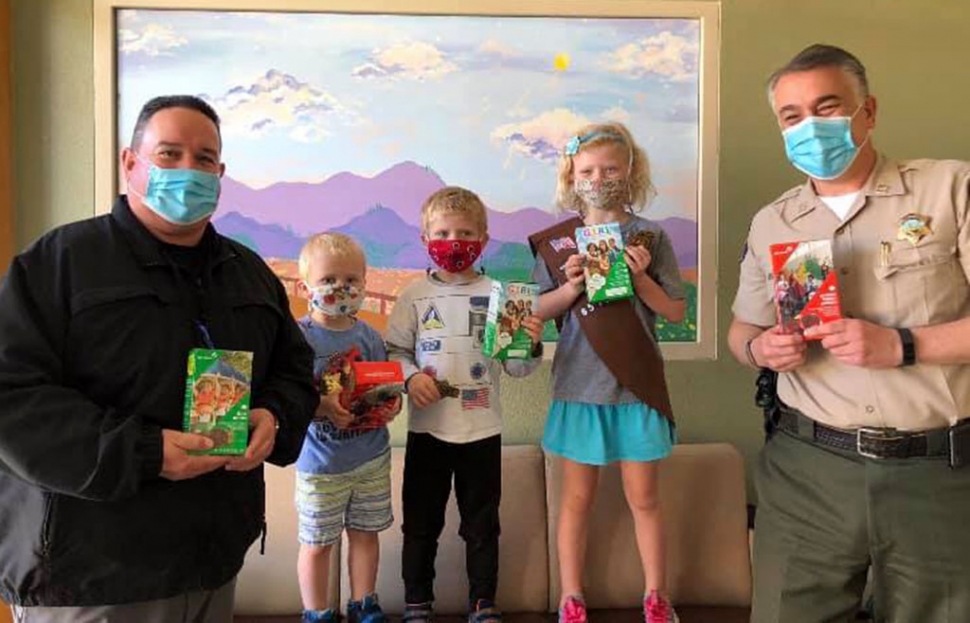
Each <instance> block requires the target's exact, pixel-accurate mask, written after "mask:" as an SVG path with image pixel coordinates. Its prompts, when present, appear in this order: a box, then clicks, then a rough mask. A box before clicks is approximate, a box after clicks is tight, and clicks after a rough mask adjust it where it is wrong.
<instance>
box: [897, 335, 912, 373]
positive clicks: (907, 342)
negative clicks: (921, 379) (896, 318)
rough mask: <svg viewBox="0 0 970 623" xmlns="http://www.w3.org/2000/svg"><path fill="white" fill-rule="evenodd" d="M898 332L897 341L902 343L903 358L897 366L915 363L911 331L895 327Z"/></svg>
mask: <svg viewBox="0 0 970 623" xmlns="http://www.w3.org/2000/svg"><path fill="white" fill-rule="evenodd" d="M896 332H897V333H899V341H900V342H901V343H902V345H903V360H902V361H901V362H900V364H899V366H900V367H902V366H911V365H913V364H914V363H916V343H915V342H914V341H913V332H912V331H910V330H909V329H896Z"/></svg>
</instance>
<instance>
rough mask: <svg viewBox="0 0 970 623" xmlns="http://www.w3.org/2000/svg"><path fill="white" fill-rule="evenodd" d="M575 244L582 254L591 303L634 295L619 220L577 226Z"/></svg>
mask: <svg viewBox="0 0 970 623" xmlns="http://www.w3.org/2000/svg"><path fill="white" fill-rule="evenodd" d="M576 246H577V247H579V252H580V253H581V254H582V255H583V260H584V268H583V270H584V272H585V275H586V296H587V298H588V299H589V302H590V303H607V302H609V301H617V300H620V299H628V298H630V297H631V296H633V283H632V281H631V280H630V269H629V268H627V265H626V260H625V259H624V258H623V235H622V234H621V233H620V225H619V223H605V224H603V225H590V226H587V227H578V228H576Z"/></svg>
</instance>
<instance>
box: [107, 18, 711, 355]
mask: <svg viewBox="0 0 970 623" xmlns="http://www.w3.org/2000/svg"><path fill="white" fill-rule="evenodd" d="M718 47H719V8H718V5H717V4H716V3H713V2H650V1H647V2H628V1H624V0H604V1H602V2H599V3H595V6H594V5H590V4H589V3H586V2H574V1H571V0H564V1H559V2H545V1H537V2H528V3H524V2H510V1H507V0H464V1H461V2H459V1H456V0H451V1H444V0H430V1H427V0H426V1H417V0H391V1H385V2H377V1H374V0H361V1H355V2H350V1H345V0H318V1H312V0H277V1H275V2H274V1H272V0H249V1H246V0H236V1H233V0H95V80H96V89H95V96H96V103H95V105H96V149H97V154H96V159H95V160H96V163H97V177H96V197H97V205H98V210H99V211H107V210H108V209H109V208H110V205H111V200H112V197H113V195H114V194H115V193H117V192H123V191H124V188H123V181H122V180H120V179H119V176H118V173H117V161H118V157H117V154H118V152H119V151H120V149H121V148H122V147H123V146H125V145H127V143H128V141H129V140H130V136H131V132H132V129H133V127H134V123H135V120H136V118H137V115H138V111H139V110H140V108H141V106H142V105H143V104H144V103H145V102H146V101H147V100H149V99H150V98H152V97H154V96H157V95H164V94H193V95H198V96H200V97H202V98H204V99H205V100H206V101H208V102H209V103H211V104H212V105H213V107H214V108H215V109H216V111H217V112H218V113H219V115H220V117H221V119H222V135H223V160H224V162H225V163H226V169H227V170H226V175H225V177H224V178H223V182H222V195H221V197H220V202H219V209H218V211H217V212H216V214H215V216H214V217H213V223H214V225H215V227H216V229H217V230H218V231H220V232H221V233H223V234H225V235H227V236H229V237H231V238H234V239H235V240H237V241H239V242H241V243H243V244H246V245H247V246H249V247H250V248H252V249H254V250H255V251H256V252H257V253H259V254H260V255H261V256H262V257H263V258H264V259H265V260H266V262H267V263H268V264H269V265H270V266H271V267H272V269H273V270H274V272H275V273H276V274H277V275H278V276H279V278H280V279H281V280H282V281H283V283H284V285H285V286H286V288H287V291H288V292H289V293H290V294H291V296H292V297H293V305H294V308H295V309H296V308H298V307H299V304H300V301H299V300H298V299H296V298H295V284H296V280H297V279H298V274H297V262H296V258H297V255H298V253H299V250H300V248H301V246H302V245H303V243H304V241H305V240H306V239H307V237H308V236H310V235H312V234H314V233H317V232H321V231H326V230H337V231H341V232H344V233H347V234H350V235H352V236H353V237H354V238H356V239H357V240H358V241H359V242H360V243H361V245H362V246H363V247H364V250H365V251H366V254H367V259H368V265H369V269H368V275H367V299H366V302H365V306H364V309H365V313H366V314H367V319H368V320H369V321H371V322H372V323H373V324H375V325H377V326H378V327H379V328H380V327H382V326H383V325H384V323H385V322H386V319H387V316H388V314H389V313H390V310H391V309H392V308H393V305H394V301H395V300H396V297H397V294H398V293H399V292H400V291H401V289H402V288H403V287H404V286H405V285H407V284H408V283H409V282H410V281H412V280H414V279H416V278H419V277H421V276H422V275H423V274H424V273H425V270H426V269H427V268H428V266H429V260H428V259H427V255H426V253H425V250H424V248H423V247H422V245H421V242H420V208H421V204H422V203H423V201H424V200H425V198H427V196H428V195H430V194H431V193H432V192H434V191H435V190H437V189H439V188H441V187H443V186H446V185H458V186H464V187H467V188H469V189H471V190H473V191H475V192H476V193H478V194H479V196H481V197H482V199H483V200H484V202H485V204H486V205H487V206H488V209H489V213H488V221H489V235H490V238H491V241H490V242H489V244H488V246H487V247H486V251H485V254H484V260H483V265H484V268H485V270H486V271H487V272H488V274H490V275H492V276H494V277H496V278H498V279H514V280H528V278H529V275H530V273H531V270H532V267H533V258H532V254H531V252H530V250H529V247H528V244H527V241H526V238H527V236H528V235H529V234H531V233H533V232H536V231H539V230H541V229H543V228H545V227H547V226H549V225H551V224H553V223H554V222H555V221H556V220H557V219H559V218H562V217H563V215H561V214H559V213H557V212H556V209H555V207H554V205H553V200H552V197H553V194H554V191H555V183H556V161H557V158H558V157H559V154H560V153H561V151H562V149H563V147H564V145H565V144H566V142H567V141H568V140H569V138H570V137H571V136H572V135H573V133H574V132H575V131H576V129H577V128H579V127H580V126H582V125H584V124H586V123H589V122H596V121H602V120H617V121H622V122H623V123H625V124H626V125H627V126H628V127H629V128H630V130H631V131H632V133H633V135H634V137H635V138H636V139H637V141H638V142H639V143H640V144H641V145H642V146H643V147H644V148H645V149H646V150H647V153H648V154H649V156H650V159H651V167H652V172H653V180H654V184H655V186H656V188H657V191H658V193H657V195H656V197H655V198H654V199H653V201H652V202H651V204H650V205H649V206H648V207H647V209H646V210H645V211H644V212H643V215H644V216H645V217H646V218H649V219H651V220H654V221H657V222H658V223H659V224H660V225H661V226H662V227H663V228H664V230H665V231H666V232H667V234H668V235H669V236H670V238H671V240H672V241H673V245H674V250H675V252H676V255H677V260H678V263H679V266H680V269H681V273H682V276H683V278H684V281H685V283H686V286H687V295H688V311H687V317H686V318H685V320H684V321H683V322H682V323H680V324H677V325H672V324H666V323H663V322H660V323H658V335H659V337H660V339H661V341H662V348H663V350H664V354H665V356H666V357H667V358H670V359H688V358H710V357H714V356H715V349H716V335H715V328H716V327H715V324H716V317H715V311H716V307H715V305H716V301H715V283H716V252H717V249H716V241H717V236H716V234H717V207H716V206H717V196H716V195H717V161H716V155H717V135H718V133H717V102H718V97H717V87H718V78H717V76H718ZM550 339H554V335H553V336H550Z"/></svg>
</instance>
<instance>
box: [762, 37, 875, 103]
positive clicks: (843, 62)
mask: <svg viewBox="0 0 970 623" xmlns="http://www.w3.org/2000/svg"><path fill="white" fill-rule="evenodd" d="M819 67H838V68H839V69H841V70H842V71H844V72H845V73H847V74H848V75H850V76H852V77H854V78H855V81H856V84H857V85H858V87H859V95H861V96H862V99H865V98H867V97H869V80H868V79H867V78H866V68H865V67H864V66H863V64H862V62H861V61H859V59H858V58H856V57H855V56H853V55H852V54H851V53H849V52H847V51H845V50H843V49H842V48H840V47H836V46H834V45H826V44H824V43H816V44H813V45H810V46H808V47H807V48H805V49H804V50H802V51H801V52H799V53H798V54H796V55H795V58H793V59H791V60H790V61H788V63H787V64H786V65H785V66H784V67H782V68H780V69H778V70H776V71H775V73H773V74H771V77H770V78H768V98H769V99H771V96H772V93H774V90H775V87H776V86H777V85H778V81H779V80H781V78H782V76H787V75H788V74H793V73H797V72H800V71H811V70H812V69H818V68H819Z"/></svg>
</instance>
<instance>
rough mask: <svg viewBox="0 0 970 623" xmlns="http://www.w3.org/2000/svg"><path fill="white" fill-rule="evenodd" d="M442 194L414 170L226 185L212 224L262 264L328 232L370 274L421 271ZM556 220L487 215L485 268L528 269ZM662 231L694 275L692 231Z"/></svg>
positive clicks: (672, 226) (539, 215) (438, 183)
mask: <svg viewBox="0 0 970 623" xmlns="http://www.w3.org/2000/svg"><path fill="white" fill-rule="evenodd" d="M444 186H445V183H444V182H443V181H442V179H441V178H440V177H439V176H438V175H437V174H436V173H435V172H434V171H433V170H431V169H430V168H428V167H423V166H421V165H418V164H415V163H413V162H403V163H400V164H397V165H395V166H393V167H391V168H389V169H387V170H385V171H383V172H382V173H380V174H378V175H376V176H374V177H372V178H366V177H361V176H358V175H354V174H352V173H340V174H337V175H334V176H333V177H330V178H328V179H327V180H325V181H323V182H320V183H316V184H310V183H291V182H280V183H277V184H273V185H272V186H268V187H266V188H263V189H253V188H250V187H249V186H246V185H245V184H242V183H240V182H238V181H236V180H233V179H231V178H228V177H227V178H224V180H223V184H222V196H221V198H220V201H219V210H218V212H217V213H216V218H215V221H214V222H215V224H216V227H217V228H218V229H219V231H220V232H222V233H223V234H225V235H227V236H230V237H232V238H235V239H237V240H239V241H240V242H243V243H244V244H246V245H248V246H250V247H251V248H253V249H255V250H256V251H257V252H258V253H259V254H260V255H262V256H263V257H276V258H296V257H297V256H298V255H299V252H300V248H301V247H302V246H303V242H304V240H305V239H306V238H307V236H309V235H310V234H312V233H315V232H319V231H326V230H330V229H333V230H336V231H340V232H343V233H346V234H349V235H351V236H353V237H354V238H356V239H357V240H358V241H359V242H360V243H361V244H362V245H363V246H364V249H365V251H366V252H367V259H368V263H369V264H370V265H371V266H375V267H387V268H391V267H393V268H424V267H426V266H427V265H428V260H427V255H426V253H425V250H424V248H423V247H422V245H421V241H420V222H421V204H422V203H423V202H424V200H425V199H426V198H427V197H428V195H430V194H431V193H433V192H434V191H436V190H438V189H440V188H442V187H444ZM557 218H558V217H557V216H555V215H553V214H550V213H549V212H546V211H544V210H540V209H538V208H534V207H529V208H523V209H521V210H518V211H516V212H513V213H506V212H500V211H496V210H491V209H490V210H489V211H488V228H489V234H490V236H491V239H492V242H491V243H490V244H489V245H488V247H486V253H485V258H484V259H485V263H486V265H487V266H488V267H489V268H490V269H495V268H499V267H513V266H523V265H528V266H531V263H532V259H531V253H530V252H529V250H528V246H527V244H528V243H527V241H526V237H527V236H528V235H529V234H531V233H533V232H536V231H539V230H541V229H544V228H546V227H548V226H550V225H552V224H553V223H554V222H555V221H556V220H557ZM660 225H661V226H662V227H663V228H664V230H665V231H666V232H667V233H668V235H670V237H671V240H672V241H673V244H674V249H675V251H676V253H677V260H678V263H679V265H680V267H681V268H692V267H695V266H696V265H697V224H696V223H695V222H694V221H690V220H687V219H681V218H669V219H664V220H662V221H660ZM523 262H525V263H526V264H522V263H523Z"/></svg>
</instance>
